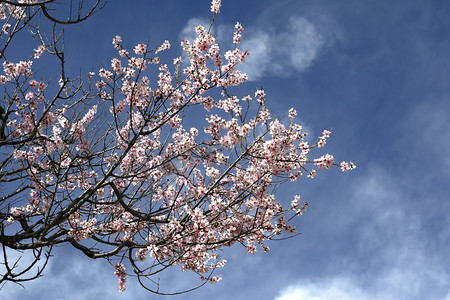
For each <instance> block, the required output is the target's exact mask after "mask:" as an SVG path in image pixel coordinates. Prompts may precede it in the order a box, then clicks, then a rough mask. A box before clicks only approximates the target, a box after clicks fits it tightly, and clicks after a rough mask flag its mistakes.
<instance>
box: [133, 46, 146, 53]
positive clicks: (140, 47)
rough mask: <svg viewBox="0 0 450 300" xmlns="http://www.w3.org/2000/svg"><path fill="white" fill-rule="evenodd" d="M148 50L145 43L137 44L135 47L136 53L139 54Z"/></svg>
mask: <svg viewBox="0 0 450 300" xmlns="http://www.w3.org/2000/svg"><path fill="white" fill-rule="evenodd" d="M146 51H147V46H146V45H145V44H137V45H136V47H134V53H136V54H137V55H142V54H144V53H145V52H146Z"/></svg>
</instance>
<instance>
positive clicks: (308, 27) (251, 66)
mask: <svg viewBox="0 0 450 300" xmlns="http://www.w3.org/2000/svg"><path fill="white" fill-rule="evenodd" d="M324 44H325V40H324V37H323V35H322V34H321V33H320V32H319V31H318V30H317V28H316V27H315V26H314V25H313V24H312V23H311V22H309V21H308V20H307V19H305V18H303V17H292V18H290V20H289V25H288V26H287V27H286V28H284V29H283V30H270V29H269V30H267V29H257V30H253V29H251V28H250V29H249V30H248V33H247V32H245V31H244V37H243V42H242V46H241V48H242V49H248V50H249V51H250V56H249V58H248V59H247V62H246V63H245V64H244V65H242V66H241V67H240V69H241V70H242V71H244V72H246V73H247V74H248V75H249V79H250V80H258V79H260V78H262V77H264V76H267V75H275V76H280V77H285V76H289V75H291V74H292V73H294V72H297V73H298V72H302V71H304V70H306V69H307V68H308V67H310V66H311V65H312V63H313V62H314V61H315V60H316V59H317V57H318V55H319V54H320V52H321V51H322V50H323V46H324Z"/></svg>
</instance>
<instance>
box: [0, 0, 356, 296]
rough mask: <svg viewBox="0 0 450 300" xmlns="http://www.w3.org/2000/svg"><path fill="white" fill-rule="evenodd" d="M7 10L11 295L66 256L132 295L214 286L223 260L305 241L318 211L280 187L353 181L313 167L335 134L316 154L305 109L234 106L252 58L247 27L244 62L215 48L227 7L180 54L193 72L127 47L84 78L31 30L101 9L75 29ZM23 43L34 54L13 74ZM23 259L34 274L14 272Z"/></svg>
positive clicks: (23, 1) (47, 13) (5, 263)
mask: <svg viewBox="0 0 450 300" xmlns="http://www.w3.org/2000/svg"><path fill="white" fill-rule="evenodd" d="M0 2H1V3H0V19H1V20H2V22H3V23H2V26H3V27H2V35H1V41H0V42H1V44H0V60H2V65H3V72H2V74H1V75H0V89H1V96H0V97H1V102H0V149H1V154H0V155H1V159H0V190H1V192H0V224H1V232H0V243H1V248H2V250H3V255H2V258H1V259H2V271H1V272H3V273H2V274H0V284H1V283H4V282H7V281H12V282H15V283H19V284H20V282H23V281H26V280H31V279H34V278H37V277H39V276H41V275H42V274H43V273H42V272H43V270H44V268H45V265H46V264H47V262H48V260H49V258H50V254H51V253H52V249H53V247H54V246H62V245H64V246H72V247H74V248H76V249H78V250H79V251H81V252H82V253H84V254H85V255H86V256H87V257H89V258H92V259H97V258H103V259H106V260H108V261H109V262H110V263H111V266H112V267H111V269H112V273H113V272H114V274H115V276H117V277H118V279H119V285H118V288H119V290H120V291H123V290H125V283H126V279H127V275H128V276H134V277H136V278H137V280H139V282H140V283H141V284H142V286H143V287H144V288H146V289H148V290H150V291H153V292H157V293H162V292H161V291H160V289H159V288H160V287H159V285H158V284H157V283H152V281H151V279H152V278H153V277H154V276H155V274H157V273H159V272H162V271H164V270H166V269H167V268H169V267H172V266H178V267H179V268H181V269H182V270H189V271H193V272H195V273H197V274H198V275H199V277H200V285H203V284H204V283H206V282H211V283H214V282H217V281H219V280H220V278H221V277H220V275H216V273H217V271H215V270H216V269H217V268H221V267H223V266H224V265H225V264H226V261H225V260H224V259H221V258H220V257H219V255H218V250H219V249H221V248H223V247H230V246H232V245H233V244H240V245H243V246H244V247H245V248H246V251H247V253H249V254H253V253H255V251H256V250H257V248H258V247H260V248H262V249H263V250H267V249H268V247H267V246H266V245H265V242H266V241H268V240H271V239H272V238H273V237H275V236H279V235H281V234H283V232H287V233H289V234H292V233H294V232H295V228H294V227H293V226H292V225H291V224H290V221H291V220H292V218H294V217H296V216H299V215H301V214H302V213H303V211H304V210H305V209H306V208H307V207H308V206H309V204H308V203H307V202H302V201H301V200H300V197H299V196H295V197H294V198H293V200H292V201H288V202H289V203H284V204H282V203H280V202H279V201H277V200H276V198H275V195H274V191H275V189H276V188H277V187H278V186H279V185H280V184H283V183H287V182H289V181H290V182H295V181H296V180H299V179H301V178H303V177H305V176H307V177H314V176H315V175H316V171H315V170H314V168H316V169H329V168H330V167H332V166H333V165H335V166H338V167H340V168H341V169H342V171H347V170H350V169H353V168H354V167H355V166H354V164H353V163H347V162H342V163H340V164H336V163H335V160H334V157H333V156H332V155H329V154H326V155H323V156H316V157H315V158H314V157H313V158H311V157H312V155H313V153H312V152H313V150H314V149H315V148H320V147H323V146H324V145H325V143H326V140H327V138H328V137H329V135H330V133H331V132H330V131H328V130H324V131H323V133H322V135H321V136H320V137H318V139H317V141H316V142H315V143H314V144H312V143H311V144H308V142H307V141H306V140H305V136H306V133H305V132H304V131H303V129H302V126H301V125H300V124H298V123H297V122H296V111H295V109H291V110H289V112H287V114H286V116H284V117H283V118H281V119H278V118H275V117H274V116H272V115H271V113H270V111H269V109H268V107H267V105H268V103H267V102H268V101H266V94H265V92H264V90H263V89H256V90H253V91H249V92H248V93H247V94H241V95H239V94H237V92H234V91H241V90H242V88H241V89H239V90H238V89H236V88H235V87H236V86H239V85H242V84H244V83H245V82H246V81H247V75H246V74H244V73H243V72H241V71H239V65H240V64H242V63H244V62H245V59H246V57H247V56H248V55H250V53H249V52H248V51H246V50H243V49H240V48H239V44H240V42H241V40H242V32H243V30H244V29H243V27H242V25H241V24H239V23H237V24H236V25H235V33H234V36H233V37H230V40H231V39H232V40H233V44H234V46H233V48H232V49H230V50H227V51H225V50H223V49H221V48H220V47H219V45H218V43H217V41H216V39H215V37H214V36H213V34H212V26H213V23H214V17H215V16H216V15H217V14H218V13H219V12H220V0H219V1H218V0H213V1H212V4H211V12H212V22H211V26H209V27H208V28H205V27H203V26H201V25H199V26H197V27H195V32H196V39H195V40H192V41H189V40H187V39H183V40H182V42H181V47H182V50H183V51H184V55H183V56H182V57H177V58H175V59H173V61H163V59H161V58H160V57H159V56H158V55H160V54H159V53H160V52H163V51H170V50H169V49H170V48H171V44H170V43H169V42H168V41H165V42H164V43H163V44H161V45H159V46H157V47H151V46H150V44H145V43H143V44H138V45H135V46H134V47H127V46H126V42H125V41H126V39H125V38H124V40H122V37H120V36H115V37H114V38H113V39H112V44H113V45H112V47H114V48H115V50H116V51H117V55H115V56H114V57H112V58H111V59H109V60H110V62H111V65H110V67H109V68H102V69H100V70H99V71H98V72H95V73H94V72H90V73H86V74H85V75H82V76H77V77H71V75H70V74H68V73H67V72H66V58H65V56H64V44H63V39H62V36H63V33H62V32H61V34H56V33H55V31H54V32H53V34H52V35H51V38H48V36H47V35H46V34H44V33H43V30H42V29H41V28H39V27H38V26H37V25H36V24H34V23H33V20H34V18H39V20H40V19H44V20H47V21H50V22H53V23H54V24H56V25H58V26H66V27H67V26H68V25H70V24H72V23H77V22H81V21H83V20H84V19H86V18H87V17H90V16H92V15H93V14H95V12H97V11H98V10H99V9H100V8H101V7H102V6H103V4H102V3H100V1H93V4H91V7H89V8H88V10H87V11H86V12H85V13H83V11H82V10H81V9H80V10H79V11H78V13H73V14H72V12H71V16H73V15H74V16H75V17H74V18H72V19H71V18H68V19H58V18H56V17H54V16H52V15H51V12H52V9H51V5H52V4H53V3H52V2H53V1H50V0H46V1H44V0H41V1H39V0H19V1H17V2H14V1H0ZM80 3H82V1H81V2H80ZM56 25H55V26H56ZM26 29H28V30H30V32H31V34H32V36H33V37H34V38H35V40H36V41H37V42H36V47H35V48H34V51H33V50H32V49H30V55H29V57H28V58H27V59H24V60H23V61H10V60H8V59H7V57H8V56H7V55H6V53H7V49H9V48H11V47H14V45H15V44H14V43H18V42H20V38H16V35H17V34H18V33H19V32H20V31H21V30H26ZM41 56H50V57H53V58H54V59H55V60H56V61H57V62H58V63H57V66H59V67H58V68H59V74H57V75H56V76H55V74H39V76H42V77H41V78H44V79H37V78H38V77H37V76H36V73H35V71H34V69H33V67H34V66H35V65H39V58H40V57H41ZM44 71H45V69H44ZM17 250H20V251H23V253H26V252H29V255H30V256H31V257H32V259H31V262H27V265H25V266H24V265H23V264H22V262H21V261H20V260H17V259H11V258H10V256H9V255H8V253H10V252H11V251H17ZM144 279H150V281H145V282H144V281H143V280H144Z"/></svg>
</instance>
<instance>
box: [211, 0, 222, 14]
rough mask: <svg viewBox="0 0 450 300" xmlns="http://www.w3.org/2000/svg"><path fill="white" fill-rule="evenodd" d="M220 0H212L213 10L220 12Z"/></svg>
mask: <svg viewBox="0 0 450 300" xmlns="http://www.w3.org/2000/svg"><path fill="white" fill-rule="evenodd" d="M220 2H221V1H220V0H212V2H211V12H213V13H215V14H218V13H220Z"/></svg>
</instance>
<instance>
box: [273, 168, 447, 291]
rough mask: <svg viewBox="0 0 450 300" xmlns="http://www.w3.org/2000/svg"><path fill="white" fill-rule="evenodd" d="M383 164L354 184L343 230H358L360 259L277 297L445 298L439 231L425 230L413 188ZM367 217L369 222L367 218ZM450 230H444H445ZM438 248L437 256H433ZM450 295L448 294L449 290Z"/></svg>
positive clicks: (356, 249) (356, 248)
mask: <svg viewBox="0 0 450 300" xmlns="http://www.w3.org/2000/svg"><path fill="white" fill-rule="evenodd" d="M393 179H394V178H393V177H392V176H391V175H390V174H389V173H388V172H387V171H386V170H385V169H383V168H381V167H372V168H369V169H368V171H367V176H366V177H365V179H364V180H362V182H359V183H358V186H354V187H352V188H351V189H353V190H354V191H355V192H354V195H353V197H352V199H350V200H349V201H351V202H352V203H354V211H352V212H349V213H348V215H346V216H345V218H354V219H355V221H356V222H352V221H348V220H344V216H343V217H342V218H343V220H342V224H344V225H343V227H346V228H342V230H350V231H351V232H352V233H353V234H355V235H356V238H355V241H356V242H355V244H354V245H353V246H352V249H351V250H350V249H349V251H354V261H349V262H348V263H347V264H346V268H343V269H342V271H341V272H340V273H338V274H333V275H331V274H330V275H328V276H326V277H323V278H315V279H310V280H300V281H298V282H296V283H293V284H291V285H289V286H287V287H286V288H285V289H284V290H283V291H281V292H280V294H279V296H278V297H276V298H275V300H291V299H302V300H303V299H304V300H308V299H314V300H325V299H337V300H347V299H361V300H366V299H367V300H369V299H380V300H381V299H385V300H391V299H392V300H394V299H442V298H443V297H445V295H446V294H447V293H448V290H449V289H450V285H449V282H450V274H449V272H448V268H447V267H448V266H446V265H445V261H446V258H445V257H444V256H443V255H444V254H442V253H441V254H438V253H435V252H434V251H433V249H432V247H431V246H430V244H433V243H434V242H435V240H436V236H437V235H439V233H440V232H439V231H441V230H438V232H435V234H436V236H435V235H429V233H427V232H426V230H425V229H424V224H423V221H424V220H423V219H422V218H421V215H420V210H419V209H411V207H412V206H413V205H411V204H412V201H411V199H409V198H408V195H409V192H408V191H406V190H403V188H401V187H400V186H399V185H396V184H394V183H395V182H396V181H395V180H393ZM361 219H364V220H365V221H361ZM353 224H358V226H359V227H358V228H352V226H353ZM442 230H444V229H442ZM430 253H435V254H434V256H431V255H429V254H430ZM447 297H448V295H447Z"/></svg>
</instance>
